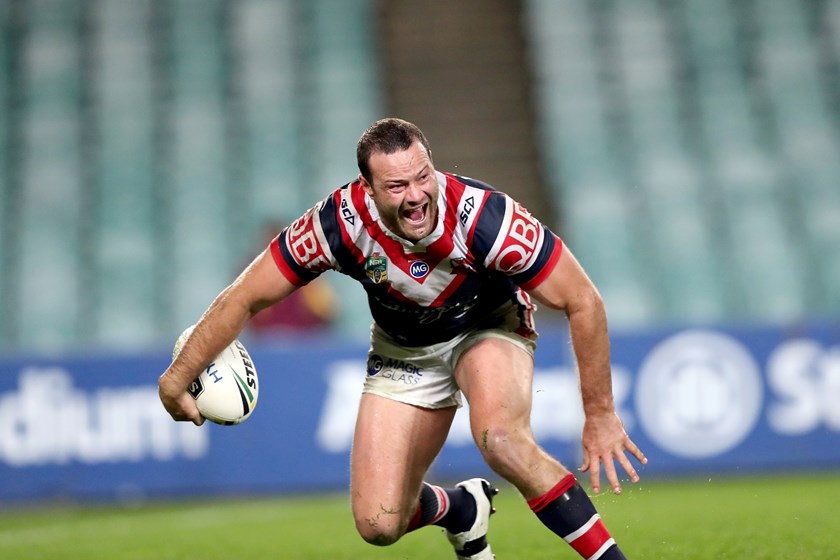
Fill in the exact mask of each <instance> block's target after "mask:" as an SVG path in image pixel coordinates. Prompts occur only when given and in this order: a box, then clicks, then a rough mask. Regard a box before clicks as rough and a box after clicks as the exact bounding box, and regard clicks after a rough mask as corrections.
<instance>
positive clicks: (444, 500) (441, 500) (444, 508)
mask: <svg viewBox="0 0 840 560" xmlns="http://www.w3.org/2000/svg"><path fill="white" fill-rule="evenodd" d="M432 489H433V490H434V491H435V495H437V499H438V511H437V513H436V514H435V516H434V517H433V518H432V519H431V520H430V521H429V525H434V524H435V523H437V522H438V521H440V520H441V518H442V517H443V516H444V515H446V514H447V513H448V512H449V496H447V495H446V490H444V489H443V488H441V487H440V486H432Z"/></svg>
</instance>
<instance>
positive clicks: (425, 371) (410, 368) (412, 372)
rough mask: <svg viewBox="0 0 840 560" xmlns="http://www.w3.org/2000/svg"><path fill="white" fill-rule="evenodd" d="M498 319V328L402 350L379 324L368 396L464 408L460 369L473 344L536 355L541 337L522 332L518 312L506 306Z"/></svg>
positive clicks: (370, 363)
mask: <svg viewBox="0 0 840 560" xmlns="http://www.w3.org/2000/svg"><path fill="white" fill-rule="evenodd" d="M498 315H499V323H498V325H496V326H494V327H493V328H484V329H471V330H468V331H466V332H464V333H463V334H460V335H458V336H456V337H455V338H453V339H452V340H448V341H446V342H440V343H438V344H431V345H429V346H409V347H406V346H401V345H399V344H398V343H396V342H395V341H394V340H393V339H392V338H391V337H390V336H388V335H387V334H386V333H385V331H383V330H382V329H381V328H380V327H379V325H377V324H376V323H374V324H373V327H372V328H371V347H370V351H369V352H368V362H367V377H366V378H365V384H364V389H363V392H364V393H371V394H374V395H379V396H382V397H386V398H389V399H392V400H395V401H400V402H404V403H407V404H412V405H415V406H419V407H422V408H432V409H434V408H445V407H450V406H458V407H460V406H461V391H460V389H459V388H458V384H457V383H456V382H455V375H454V371H455V366H456V365H457V364H458V359H459V358H460V357H461V355H462V354H463V353H464V352H465V351H466V350H468V349H469V348H470V347H472V346H473V345H474V344H476V343H478V342H480V341H481V340H484V339H485V338H501V339H502V340H507V341H508V342H510V343H511V344H514V345H516V346H518V347H519V348H521V349H522V350H524V351H525V352H527V353H528V354H530V355H531V356H533V355H534V350H535V349H536V340H537V336H538V335H537V333H536V331H534V330H533V328H531V327H530V326H528V327H526V328H523V324H522V321H521V319H520V317H519V315H518V308H517V306H516V305H510V306H505V307H503V308H502V309H500V311H499V312H498Z"/></svg>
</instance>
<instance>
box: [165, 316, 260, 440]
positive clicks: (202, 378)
mask: <svg viewBox="0 0 840 560" xmlns="http://www.w3.org/2000/svg"><path fill="white" fill-rule="evenodd" d="M194 327H195V325H193V326H191V327H189V328H187V329H186V330H185V331H184V332H182V333H181V336H179V337H178V340H177V342H175V348H174V349H173V350H172V359H173V360H174V359H175V357H176V356H177V355H178V354H179V353H180V352H181V348H183V347H184V343H185V342H186V341H187V338H188V337H189V336H190V333H191V332H192V330H193V328H194ZM187 392H188V393H189V394H190V395H192V397H193V398H194V399H195V404H196V406H198V411H199V412H201V415H202V416H204V417H205V418H207V419H208V420H210V421H211V422H215V423H216V424H222V425H223V426H232V425H234V424H239V423H241V422H244V421H245V419H246V418H248V416H250V415H251V413H252V412H253V411H254V407H256V406H257V397H258V396H259V381H258V379H257V369H256V368H255V367H254V362H253V361H252V360H251V356H250V355H248V350H246V349H245V346H244V345H243V344H242V343H241V342H239V341H238V340H234V341H233V342H232V343H231V344H230V345H229V346H228V347H227V348H225V349H224V350H222V351H221V353H220V354H219V355H218V356H216V357H215V358H214V359H213V361H212V362H210V365H208V366H207V368H206V369H205V370H204V371H202V372H201V374H200V375H199V376H198V378H196V380H195V381H193V382H192V383H191V384H190V386H189V387H188V388H187Z"/></svg>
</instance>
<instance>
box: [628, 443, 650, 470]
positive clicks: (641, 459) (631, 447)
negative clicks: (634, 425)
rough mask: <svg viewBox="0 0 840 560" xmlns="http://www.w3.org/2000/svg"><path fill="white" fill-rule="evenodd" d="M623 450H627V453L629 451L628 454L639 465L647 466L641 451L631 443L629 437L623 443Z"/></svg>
mask: <svg viewBox="0 0 840 560" xmlns="http://www.w3.org/2000/svg"><path fill="white" fill-rule="evenodd" d="M624 448H625V449H627V451H629V452H630V453H632V454H633V456H634V457H635V458H636V459H637V460H638V461H639V462H640V463H641V464H643V465H647V457H645V454H644V453H642V450H641V449H639V448H638V446H637V445H636V444H635V443H633V440H631V439H630V438H629V437H628V438H627V441H625V442H624ZM625 470H626V469H625Z"/></svg>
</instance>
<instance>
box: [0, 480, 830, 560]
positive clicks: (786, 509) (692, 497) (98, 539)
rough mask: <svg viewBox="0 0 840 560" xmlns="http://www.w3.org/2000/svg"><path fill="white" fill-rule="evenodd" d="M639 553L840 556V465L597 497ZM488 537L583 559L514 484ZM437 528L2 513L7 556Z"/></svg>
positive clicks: (337, 555) (184, 548)
mask: <svg viewBox="0 0 840 560" xmlns="http://www.w3.org/2000/svg"><path fill="white" fill-rule="evenodd" d="M594 501H595V504H596V506H597V508H598V509H599V511H600V513H601V515H602V517H603V518H604V520H605V521H606V524H607V527H608V528H609V529H610V531H611V532H612V534H613V536H614V537H615V538H616V540H617V541H618V543H619V544H620V545H621V547H622V548H623V549H624V551H625V553H626V554H627V556H628V557H629V558H633V559H644V560H648V559H656V558H663V559H665V558H667V559H674V558H677V559H681V560H693V559H698V560H699V559H703V560H709V559H736V558H737V559H739V560H740V559H749V560H761V559H768V560H769V559H773V560H779V559H803V560H804V559H808V560H819V559H832V560H833V559H836V558H840V521H838V516H837V514H836V509H837V504H838V502H839V501H840V474H826V473H823V474H818V475H812V476H806V475H799V476H784V477H783V476H778V477H770V476H767V477H759V478H738V479H732V478H729V479H727V478H720V479H718V478H712V479H710V480H680V481H654V482H642V483H641V484H639V485H637V486H630V485H628V486H627V487H626V489H625V492H624V494H623V495H621V496H614V495H612V494H603V495H601V496H597V497H595V499H594ZM496 503H497V506H498V510H499V512H498V513H497V514H496V515H494V516H493V521H492V523H491V530H490V541H491V543H492V544H493V549H494V551H495V552H496V556H497V558H499V560H505V559H527V560H539V559H542V558H546V559H548V558H552V559H555V558H570V559H571V558H577V556H576V555H575V554H573V553H572V551H571V549H569V547H568V546H567V545H566V544H565V543H563V542H562V541H560V540H559V539H558V538H556V537H554V536H553V534H551V533H550V532H549V531H548V530H547V529H545V528H544V527H543V526H542V525H541V524H540V523H539V521H538V520H537V519H536V518H535V517H534V516H533V515H532V514H531V512H530V510H528V508H527V506H526V505H525V503H524V502H523V501H522V500H521V498H519V497H518V495H517V493H516V491H515V490H513V489H512V488H509V487H504V486H503V491H502V493H501V494H500V495H499V496H498V497H497V502H496ZM439 533H440V529H438V528H436V527H431V528H426V529H423V530H421V531H418V532H416V533H412V534H409V535H407V536H406V537H405V538H404V539H402V540H401V541H400V542H398V543H397V544H396V545H394V546H392V547H388V548H376V547H372V546H370V545H367V544H365V543H364V542H363V541H362V540H361V539H360V538H359V537H358V536H357V535H356V533H355V530H354V528H353V521H352V517H351V515H350V507H349V503H348V498H347V496H334V495H333V496H315V497H305V498H304V497H295V498H264V499H248V500H235V501H234V500H215V501H195V502H182V503H172V504H151V505H143V506H132V507H102V506H87V507H82V506H79V507H68V506H63V507H48V508H38V509H17V510H9V509H5V510H4V511H3V512H2V513H0V558H2V559H4V560H28V559H49V560H61V559H68V560H70V559H72V560H77V559H82V558H83V559H86V560H95V559H109V560H122V559H126V560H127V559H155V560H167V559H172V560H175V559H177V560H181V559H195V560H199V559H200V560H214V559H218V560H228V559H231V558H248V559H250V560H255V559H262V558H266V559H269V558H270V559H309V558H311V559H319V560H320V559H327V558H328V559H330V560H337V559H347V560H351V559H352V560H358V559H367V558H370V559H378V558H395V559H402V558H406V559H440V558H453V557H454V556H453V554H452V552H451V549H450V547H449V544H448V543H447V542H446V539H445V538H444V537H443V535H441V534H439Z"/></svg>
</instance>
